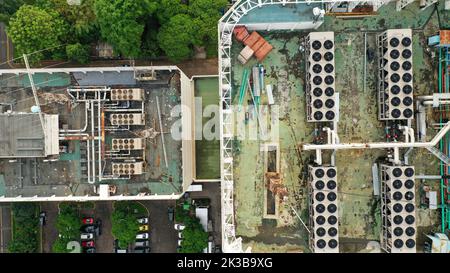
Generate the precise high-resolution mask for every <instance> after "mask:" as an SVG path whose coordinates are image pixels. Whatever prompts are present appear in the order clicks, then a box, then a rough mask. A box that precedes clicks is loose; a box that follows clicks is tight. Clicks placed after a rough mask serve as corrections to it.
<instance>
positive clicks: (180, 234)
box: [178, 231, 184, 239]
mask: <svg viewBox="0 0 450 273" xmlns="http://www.w3.org/2000/svg"><path fill="white" fill-rule="evenodd" d="M178 238H179V239H183V238H184V237H183V232H181V231H178Z"/></svg>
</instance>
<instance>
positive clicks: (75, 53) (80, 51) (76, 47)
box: [66, 43, 89, 64]
mask: <svg viewBox="0 0 450 273" xmlns="http://www.w3.org/2000/svg"><path fill="white" fill-rule="evenodd" d="M66 54H67V58H68V59H69V60H71V61H74V62H78V63H80V64H85V63H87V62H88V61H89V46H84V45H82V44H80V43H76V44H72V45H67V46H66Z"/></svg>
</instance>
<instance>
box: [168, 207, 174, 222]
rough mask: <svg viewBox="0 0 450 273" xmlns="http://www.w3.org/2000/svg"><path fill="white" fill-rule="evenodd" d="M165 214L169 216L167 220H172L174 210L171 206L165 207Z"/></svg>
mask: <svg viewBox="0 0 450 273" xmlns="http://www.w3.org/2000/svg"><path fill="white" fill-rule="evenodd" d="M167 215H168V216H169V221H170V222H173V216H174V210H173V207H168V208H167Z"/></svg>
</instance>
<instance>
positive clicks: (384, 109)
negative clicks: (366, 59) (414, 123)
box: [377, 29, 414, 120]
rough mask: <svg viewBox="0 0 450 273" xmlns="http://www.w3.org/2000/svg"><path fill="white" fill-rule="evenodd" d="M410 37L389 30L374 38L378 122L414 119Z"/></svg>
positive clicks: (408, 33) (405, 32) (401, 31)
mask: <svg viewBox="0 0 450 273" xmlns="http://www.w3.org/2000/svg"><path fill="white" fill-rule="evenodd" d="M411 37H412V31H411V29H389V30H387V31H385V32H383V33H382V34H380V35H379V36H377V43H378V54H379V56H378V57H379V62H378V63H379V73H378V104H379V107H378V112H379V115H378V117H379V119H380V120H405V119H412V118H413V114H414V104H413V89H412V86H413V70H412V45H411V43H412V40H411Z"/></svg>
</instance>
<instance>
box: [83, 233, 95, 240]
mask: <svg viewBox="0 0 450 273" xmlns="http://www.w3.org/2000/svg"><path fill="white" fill-rule="evenodd" d="M80 238H81V240H92V239H94V233H81V235H80Z"/></svg>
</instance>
